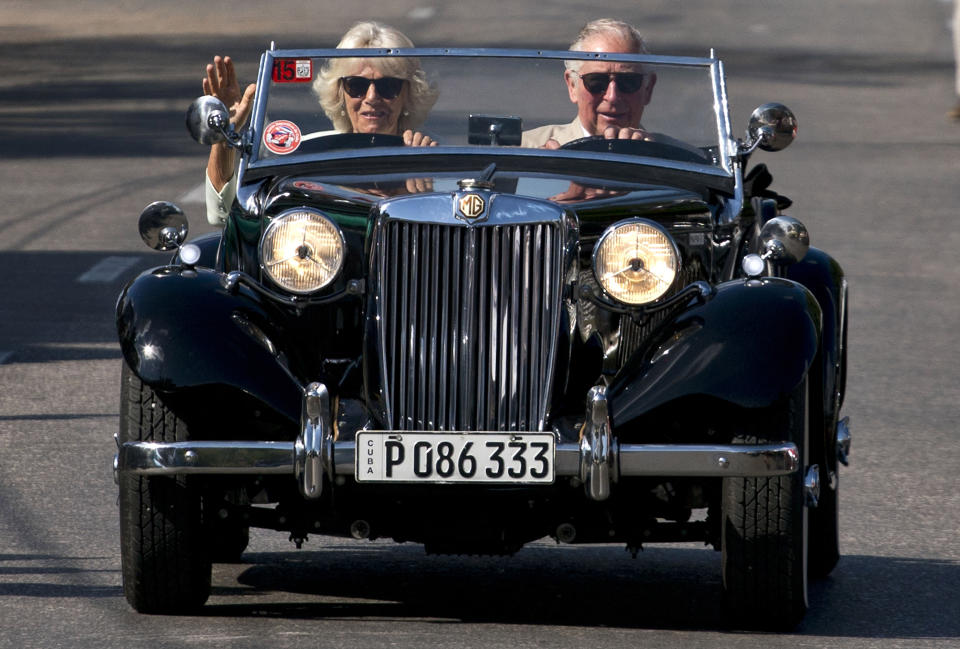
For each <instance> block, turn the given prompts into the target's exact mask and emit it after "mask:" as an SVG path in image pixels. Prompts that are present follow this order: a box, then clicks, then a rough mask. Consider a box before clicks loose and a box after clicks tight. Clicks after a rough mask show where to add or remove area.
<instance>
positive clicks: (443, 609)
mask: <svg viewBox="0 0 960 649" xmlns="http://www.w3.org/2000/svg"><path fill="white" fill-rule="evenodd" d="M245 560H246V561H252V562H254V565H248V564H242V565H238V566H233V567H232V568H234V569H235V570H236V571H237V572H236V573H235V574H236V580H237V582H238V584H239V585H238V586H235V587H233V586H231V587H223V586H219V587H217V586H215V588H214V598H213V599H212V601H211V602H210V603H209V604H208V605H207V607H206V608H205V610H204V614H205V615H209V616H227V617H229V616H265V617H276V618H295V619H311V618H330V617H335V618H387V619H394V620H399V621H403V620H410V621H413V620H417V621H423V620H428V621H435V622H437V623H444V622H479V623H508V624H533V625H559V626H586V627H614V628H647V629H697V630H724V629H727V628H728V627H727V625H726V623H725V618H724V615H723V611H722V607H721V606H720V600H721V582H720V570H719V562H720V555H719V554H718V553H715V552H712V551H710V550H704V549H696V548H694V549H685V548H683V549H681V548H674V547H668V548H653V549H650V550H648V551H646V552H643V553H641V554H640V556H639V557H638V558H637V559H636V560H632V559H631V558H630V555H629V554H627V553H625V552H624V550H623V548H622V547H614V546H601V547H586V546H583V547H579V546H560V547H557V548H553V547H548V546H545V545H543V544H540V545H538V546H537V547H534V548H527V549H524V550H523V551H521V552H520V553H518V554H517V555H516V556H514V557H511V558H496V557H493V558H486V557H428V556H424V555H423V552H422V550H420V549H415V546H397V549H395V550H386V551H385V549H384V548H383V546H381V550H380V551H379V552H377V551H363V550H359V551H353V550H336V551H333V550H331V551H321V552H298V553H290V554H289V555H287V554H251V555H249V557H247V558H245ZM958 590H960V564H958V563H957V562H950V561H941V560H932V559H909V558H895V557H877V556H863V555H854V556H845V557H843V559H842V560H841V563H840V564H839V565H838V567H837V568H836V570H835V571H834V573H833V575H832V576H831V577H829V578H828V579H825V580H820V581H815V582H813V583H812V584H811V589H810V598H811V607H810V610H809V612H808V614H807V616H806V618H805V619H804V621H803V623H802V624H801V625H800V627H799V628H798V629H797V630H796V633H798V634H801V635H810V636H839V637H866V638H871V637H874V638H915V637H927V638H929V637H951V638H952V637H960V619H958V618H957V617H956V616H954V615H952V613H951V612H950V610H951V608H952V607H951V606H949V605H948V604H947V602H949V601H950V600H951V598H953V597H955V595H956V593H957V592H958ZM221 596H224V597H221ZM253 598H256V600H257V601H256V603H253V602H251V601H250V600H251V599H253ZM237 599H239V601H236V600H237ZM231 600H234V601H231ZM244 600H246V601H244Z"/></svg>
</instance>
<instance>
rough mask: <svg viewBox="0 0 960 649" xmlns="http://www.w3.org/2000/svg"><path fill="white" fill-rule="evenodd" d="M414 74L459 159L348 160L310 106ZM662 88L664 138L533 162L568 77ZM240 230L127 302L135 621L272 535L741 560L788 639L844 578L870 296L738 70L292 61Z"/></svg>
mask: <svg viewBox="0 0 960 649" xmlns="http://www.w3.org/2000/svg"><path fill="white" fill-rule="evenodd" d="M349 57H353V58H358V57H363V58H370V59H373V58H382V57H394V58H401V57H404V58H415V61H413V63H415V64H416V65H418V66H420V68H421V69H422V71H423V73H424V75H425V79H426V80H427V81H428V82H429V83H430V84H433V87H434V88H435V89H436V90H437V91H438V92H439V95H438V97H439V98H438V100H437V102H436V104H435V105H434V106H433V108H432V110H431V112H430V114H429V117H428V118H427V120H426V122H425V123H424V124H423V126H422V128H423V130H424V131H425V132H427V133H428V134H430V135H431V136H432V137H433V138H434V139H436V140H437V141H438V142H439V146H435V147H413V146H404V145H403V141H402V139H401V138H400V137H397V136H393V135H362V134H356V133H341V132H338V131H337V130H336V128H335V127H334V125H333V122H332V121H331V119H330V117H328V115H327V114H326V113H325V112H324V110H323V109H322V108H321V107H320V105H319V103H318V98H317V95H316V94H315V91H314V84H313V83H310V82H311V81H312V80H314V79H315V78H317V77H318V75H321V74H323V73H324V71H325V70H328V69H330V68H331V66H332V65H333V64H334V62H335V60H336V59H342V58H349ZM564 59H583V60H592V61H604V60H609V61H618V62H620V63H622V64H623V65H626V66H632V68H633V69H635V70H637V71H640V72H639V73H642V74H644V75H656V76H655V77H649V78H655V79H656V89H655V91H654V92H653V94H652V99H651V101H650V103H649V105H648V106H647V107H646V112H645V114H644V120H643V122H644V128H645V129H646V131H647V132H648V133H649V134H650V135H649V137H648V138H647V139H645V140H638V141H635V140H604V139H602V138H583V139H578V140H574V141H571V142H569V143H566V144H565V145H564V146H562V147H561V148H559V149H555V150H554V149H546V148H527V147H524V146H521V144H522V141H521V132H523V131H524V130H525V129H528V128H533V127H537V126H541V125H544V124H550V123H559V124H564V123H568V122H570V120H571V118H572V117H573V116H574V113H575V112H576V107H575V106H574V105H572V104H571V103H570V99H569V97H568V94H567V92H566V88H565V86H564V81H563V76H562V74H563V60H564ZM188 125H189V126H190V128H191V130H192V132H193V133H194V136H195V137H196V138H197V139H198V140H199V141H201V142H203V143H211V142H217V141H227V142H230V143H231V144H232V146H235V147H236V148H237V149H238V150H239V151H240V152H241V162H240V168H239V172H238V179H237V185H238V190H237V200H236V201H235V203H234V205H233V209H232V211H231V212H230V214H229V217H228V218H227V219H226V223H225V225H224V227H223V229H222V232H218V233H215V234H208V235H204V236H201V237H199V238H197V239H195V240H193V241H192V242H190V243H187V242H186V236H187V226H186V223H187V222H186V219H185V217H184V216H183V213H182V212H181V211H180V210H179V209H178V208H177V207H176V206H174V205H173V204H171V203H166V202H160V203H155V204H152V205H150V206H149V207H148V208H147V209H146V210H145V211H144V213H143V214H142V215H141V221H140V230H141V234H142V236H143V238H144V240H145V241H146V242H147V243H148V244H149V245H150V246H152V247H154V248H156V249H159V250H170V251H173V258H172V260H171V262H170V263H169V264H168V265H165V266H161V267H158V268H154V269H152V270H149V271H146V272H144V273H143V274H141V275H140V276H139V277H137V278H136V279H134V280H133V281H132V282H130V283H129V285H127V286H126V287H125V288H124V290H123V292H122V294H121V295H120V298H119V302H118V305H117V328H118V332H119V338H120V343H121V346H122V351H123V371H122V377H123V379H122V387H121V409H122V411H121V422H120V431H119V435H118V436H117V442H118V453H117V457H116V461H115V474H116V477H117V480H118V483H119V485H120V500H119V503H120V522H121V544H122V559H123V583H124V591H125V593H126V596H127V599H128V600H129V602H130V604H131V605H132V606H133V607H134V608H135V609H136V610H138V611H142V612H154V613H175V612H182V611H187V610H191V609H194V608H196V607H199V606H201V605H202V604H203V603H204V602H205V601H206V599H207V597H208V595H209V592H210V579H211V562H213V561H228V560H236V559H237V558H238V557H239V556H240V554H241V553H242V552H243V551H244V549H245V547H246V544H247V541H248V534H249V529H250V527H258V528H267V529H273V530H279V531H282V532H284V533H289V535H290V538H291V540H293V541H294V542H295V543H296V545H297V547H299V546H300V545H301V543H302V542H303V540H304V539H306V538H307V535H308V534H311V533H312V534H319V535H339V536H345V537H353V538H355V539H376V538H392V539H394V540H396V541H398V542H404V541H408V542H415V543H421V544H423V545H424V547H425V549H426V551H427V552H428V553H456V554H510V553H514V552H516V551H518V550H519V549H520V548H521V547H523V545H524V544H526V543H528V542H531V541H534V540H537V539H541V538H544V537H552V538H554V539H556V541H557V542H559V543H622V544H625V545H626V546H627V548H628V549H630V550H632V551H634V553H636V551H637V550H638V549H639V548H641V546H642V545H643V544H649V543H657V542H678V541H690V542H697V543H700V544H708V545H711V546H713V547H714V548H715V549H716V550H718V551H720V564H721V571H722V584H723V587H722V588H723V593H724V599H725V601H726V604H727V605H728V606H729V612H730V615H731V616H732V617H731V619H735V620H737V621H738V622H737V623H738V624H746V625H750V626H763V627H772V628H789V627H791V626H793V625H795V624H796V623H797V622H798V621H799V620H800V619H801V617H802V616H803V614H804V612H805V611H806V608H807V584H808V577H810V576H820V575H825V574H827V573H829V572H830V570H831V569H832V568H833V566H834V564H835V563H836V561H837V559H838V556H839V555H838V548H837V499H838V475H837V470H838V463H845V462H846V456H847V452H848V450H849V444H850V435H849V429H848V426H847V423H846V420H845V419H844V420H841V419H840V406H841V403H842V401H843V395H844V380H845V364H846V359H845V356H846V344H845V339H846V330H847V325H846V319H847V316H846V313H847V308H846V302H847V297H846V296H847V286H846V280H845V279H844V275H843V272H842V270H841V268H840V266H839V265H838V264H837V262H835V261H834V260H833V259H832V258H831V257H830V256H829V255H827V254H826V253H825V252H822V251H820V250H817V249H816V248H812V247H810V246H809V238H808V233H807V230H806V228H805V227H804V226H803V225H802V224H801V223H800V222H799V221H797V220H795V219H793V218H790V217H788V216H785V215H783V214H782V211H783V209H785V208H786V207H788V206H789V205H790V201H789V200H788V199H786V198H785V197H783V196H780V195H778V194H776V193H775V192H773V191H771V190H770V189H769V184H770V175H769V173H768V172H767V171H766V168H765V167H764V166H763V165H759V166H757V167H754V168H753V169H751V170H750V171H749V172H748V171H746V168H747V161H748V158H749V157H750V155H751V153H752V152H753V151H754V150H755V148H757V147H760V148H762V149H765V150H769V151H774V150H779V149H782V148H783V147H785V146H786V145H787V144H788V143H789V142H790V141H792V139H793V137H794V136H795V134H796V120H795V118H794V116H793V114H792V113H791V112H790V111H789V110H788V109H786V108H785V107H784V106H782V105H779V104H766V105H764V106H761V107H760V108H758V109H757V110H756V111H755V112H754V113H753V115H752V116H751V118H750V122H749V127H748V129H747V133H746V136H745V138H744V139H738V138H736V137H735V136H734V134H733V132H732V128H731V122H730V118H729V113H728V102H727V97H726V87H725V81H724V74H723V66H722V64H721V62H720V61H719V60H718V59H717V58H715V57H714V56H713V54H712V53H711V55H710V56H709V57H707V58H686V57H665V56H636V55H623V54H620V55H613V54H597V53H571V52H544V51H513V50H509V51H507V50H452V49H450V50H447V49H442V50H437V49H417V50H362V51H356V50H350V51H348V50H319V49H318V50H287V51H283V50H276V49H271V50H269V51H267V52H265V53H264V54H263V57H262V59H261V63H260V72H259V79H258V89H257V95H256V99H255V106H254V109H253V117H252V120H251V124H250V126H249V127H248V128H246V129H244V130H243V131H242V132H240V133H235V132H233V131H232V130H231V129H230V127H229V120H228V119H227V115H226V112H225V108H224V106H223V104H221V103H220V102H218V101H217V100H215V99H213V98H211V97H205V98H201V99H199V100H197V102H195V103H194V105H193V106H191V109H190V111H189V112H188Z"/></svg>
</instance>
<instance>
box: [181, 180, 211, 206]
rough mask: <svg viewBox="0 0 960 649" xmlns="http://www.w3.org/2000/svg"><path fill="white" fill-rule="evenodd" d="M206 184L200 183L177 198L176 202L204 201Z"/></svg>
mask: <svg viewBox="0 0 960 649" xmlns="http://www.w3.org/2000/svg"><path fill="white" fill-rule="evenodd" d="M206 189H207V188H206V185H204V184H203V183H200V184H199V185H197V186H196V187H194V188H193V189H191V190H190V191H188V192H187V193H186V194H184V195H183V196H181V197H180V198H179V199H177V202H178V203H204V202H206Z"/></svg>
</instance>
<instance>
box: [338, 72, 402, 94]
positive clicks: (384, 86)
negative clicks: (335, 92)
mask: <svg viewBox="0 0 960 649" xmlns="http://www.w3.org/2000/svg"><path fill="white" fill-rule="evenodd" d="M404 81H406V79H399V78H397V77H382V78H380V79H368V78H367V77H340V84H341V85H342V86H343V91H344V92H345V93H347V94H348V95H350V96H351V97H353V98H354V99H359V98H361V97H365V96H366V94H367V90H369V89H370V84H371V83H372V84H373V87H374V88H376V89H377V94H378V95H380V96H381V97H383V98H384V99H395V98H396V96H397V95H399V94H400V91H401V90H403V82H404Z"/></svg>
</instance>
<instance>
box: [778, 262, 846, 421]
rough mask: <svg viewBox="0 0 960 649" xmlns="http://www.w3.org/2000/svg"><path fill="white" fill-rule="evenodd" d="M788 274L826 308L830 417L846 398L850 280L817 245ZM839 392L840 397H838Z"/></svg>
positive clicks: (824, 381)
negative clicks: (847, 312) (847, 322)
mask: <svg viewBox="0 0 960 649" xmlns="http://www.w3.org/2000/svg"><path fill="white" fill-rule="evenodd" d="M787 277H788V278H790V279H792V280H794V281H795V282H798V283H800V284H803V285H804V286H805V287H806V288H807V290H809V291H810V292H811V293H813V295H814V297H816V298H817V302H818V303H819V304H820V308H821V310H822V311H823V335H822V342H821V356H822V359H823V363H822V371H823V376H822V379H821V381H819V382H817V383H816V385H819V386H821V387H822V391H823V403H824V410H825V412H826V415H827V418H828V420H830V419H832V418H833V417H834V416H835V415H836V413H835V412H834V411H833V410H834V408H835V407H836V406H837V405H839V399H842V396H843V391H844V386H843V369H844V365H845V361H846V359H845V358H843V356H844V355H845V351H846V350H845V349H844V343H843V340H844V335H845V332H844V327H845V326H846V323H845V322H843V320H844V319H845V316H846V300H847V293H846V280H845V278H844V273H843V269H842V268H841V267H840V264H839V263H837V261H836V260H835V259H833V257H831V256H830V255H828V254H827V253H825V252H824V251H822V250H819V249H817V248H810V250H809V251H808V252H807V254H806V256H804V258H803V259H802V260H801V261H800V262H798V263H796V264H793V265H792V266H790V268H789V270H788V272H787ZM837 395H839V398H835V397H837Z"/></svg>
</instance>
